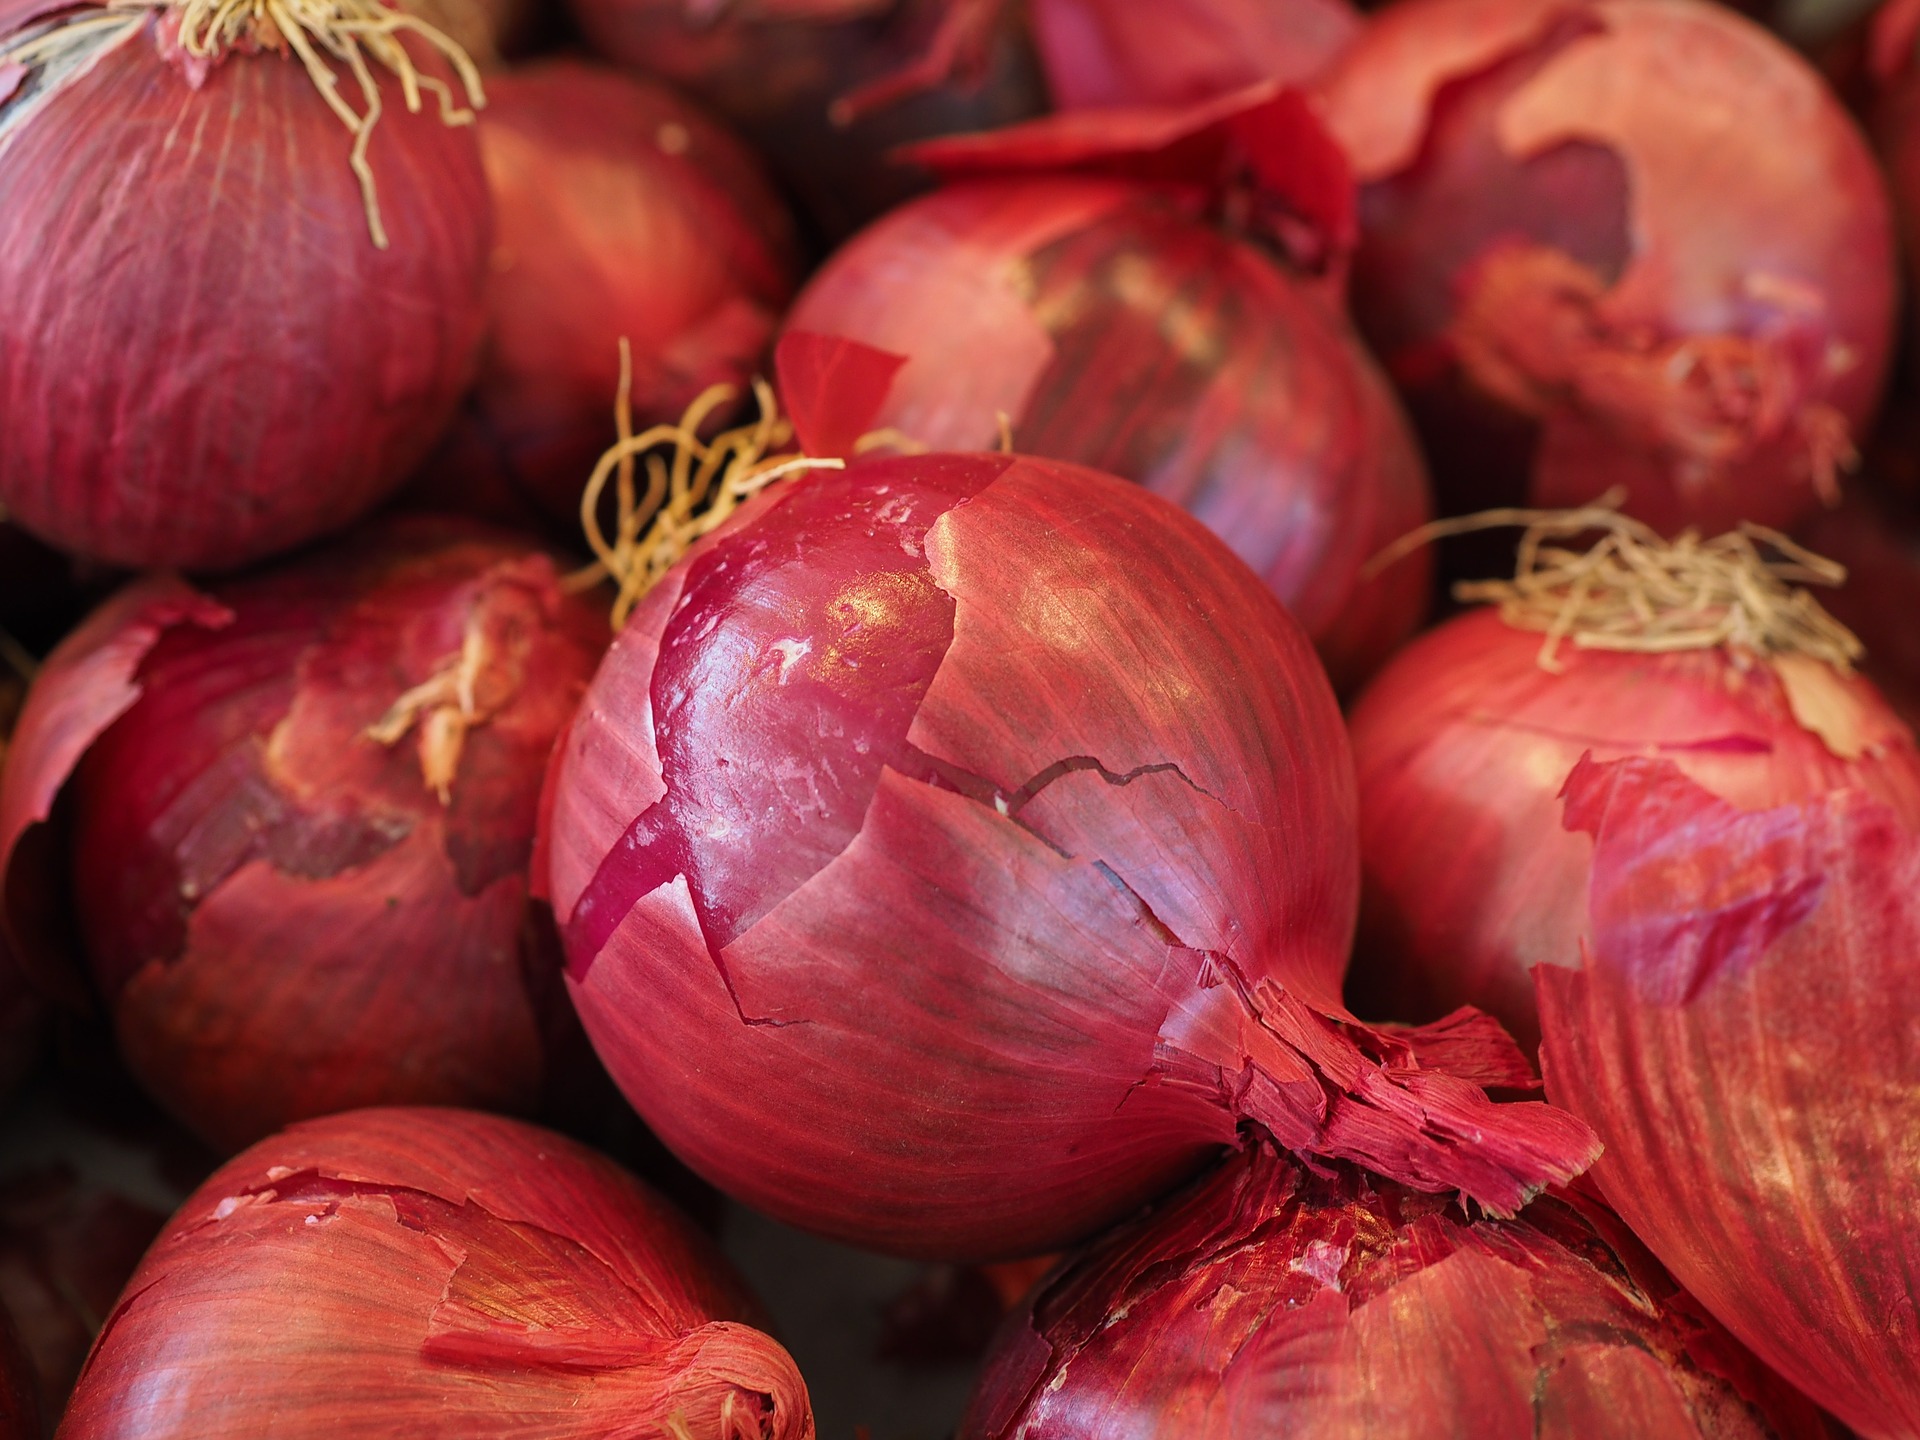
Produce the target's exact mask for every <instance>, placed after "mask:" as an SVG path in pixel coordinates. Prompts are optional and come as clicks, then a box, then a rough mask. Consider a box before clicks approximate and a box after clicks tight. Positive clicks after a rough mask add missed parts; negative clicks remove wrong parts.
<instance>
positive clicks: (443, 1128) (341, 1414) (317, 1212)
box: [60, 1109, 814, 1440]
mask: <svg viewBox="0 0 1920 1440" xmlns="http://www.w3.org/2000/svg"><path fill="white" fill-rule="evenodd" d="M757 1321H758V1308H757V1307H756V1306H755V1305H754V1303H753V1302H752V1300H751V1299H750V1298H749V1297H748V1296H747V1294H746V1292H745V1290H744V1289H743V1288H742V1286H741V1284H740V1282H739V1281H738V1280H737V1279H735V1278H734V1276H733V1275H732V1274H731V1272H730V1271H728V1269H727V1268H726V1265H725V1262H724V1261H722V1260H721V1259H720V1257H719V1256H718V1255H717V1254H716V1253H714V1252H713V1251H712V1249H711V1247H710V1245H709V1243H708V1242H707V1241H706V1240H705V1239H704V1237H702V1236H701V1235H700V1234H699V1233H698V1232H697V1231H695V1230H694V1229H693V1228H692V1227H691V1226H690V1225H688V1224H687V1223H686V1222H685V1221H684V1220H682V1219H681V1218H680V1216H679V1215H677V1214H676V1213H675V1212H674V1211H673V1210H672V1209H671V1207H669V1206H668V1205H667V1204H666V1203H665V1202H664V1201H662V1200H661V1199H659V1198H658V1197H657V1196H655V1195H654V1194H653V1193H652V1192H651V1191H649V1190H647V1189H646V1188H645V1187H644V1186H642V1185H641V1184H640V1183H639V1182H638V1181H636V1180H634V1179H632V1178H631V1177H630V1176H628V1175H627V1174H626V1173H625V1172H623V1171H621V1170H620V1169H618V1168H617V1167H616V1166H614V1165H613V1164H611V1163H610V1162H608V1161H606V1160H603V1159H602V1158H600V1157H599V1156H597V1155H595V1154H594V1153H593V1152H591V1151H589V1150H585V1149H582V1148H581V1147H579V1146H577V1145H575V1144H573V1143H572V1142H571V1141H568V1140H564V1139H562V1138H561V1137H560V1136H558V1135H553V1134H550V1133H548V1132H546V1131H543V1130H538V1129H535V1128H534V1127H532V1126H529V1125H524V1124H520V1123H518V1122H515V1121H510V1120H502V1119H497V1118H494V1117H491V1116H485V1115H477V1114H473V1113H470V1112H464V1111H456V1110H408V1109H395V1110H366V1111H357V1112H354V1113H352V1114H348V1115H339V1116H333V1117H329V1118H327V1119H324V1120H316V1121H311V1122H309V1123H306V1124H303V1125H297V1126H295V1127H294V1128H293V1129H291V1130H289V1131H287V1132H286V1133H284V1134H281V1135H276V1136H273V1137H272V1138H271V1139H268V1140H265V1141H263V1142H261V1143H260V1144H258V1145H256V1146H254V1147H253V1148H252V1149H250V1150H248V1151H247V1152H246V1153H245V1154H243V1155H241V1156H239V1157H238V1158H236V1159H235V1160H233V1161H231V1162H229V1163H228V1164H227V1165H226V1166H224V1167H223V1168H222V1169H221V1170H220V1171H219V1172H218V1173H216V1174H215V1175H214V1176H213V1178H212V1179H210V1180H208V1181H207V1183H206V1184H205V1185H203V1186H201V1188H200V1189H199V1190H198V1191H197V1192H195V1194H194V1195H193V1197H192V1198H191V1199H189V1200H188V1201H187V1203H186V1205H185V1206H183V1207H182V1208H181V1210H180V1212H179V1213H178V1214H177V1215H175V1216H174V1217H173V1220H172V1221H171V1222H170V1223H169V1224H168V1226H167V1228H166V1230H165V1231H164V1232H163V1233H162V1234H161V1236H160V1238H159V1240H157V1241H156V1242H155V1243H154V1246H153V1249H152V1250H151V1251H149V1252H148V1255H147V1258H146V1260H145V1261H144V1262H143V1263H142V1264H141V1267H140V1269H139V1270H138V1271H137V1272H135V1274H134V1277H133V1280H132V1281H131V1282H130V1283H129V1284H128V1286H127V1290H126V1293H125V1295H123V1296H122V1297H121V1300H120V1303H119V1305H118V1306H117V1307H116V1309H115V1310H114V1313H113V1315H112V1316H111V1317H110V1318H109V1320H108V1322H107V1326H106V1329H105V1331H104V1332H103V1334H102V1336H101V1340H100V1343H99V1344H98V1345H97V1346H96V1347H95V1348H94V1352H93V1354H92V1355H91V1356H90V1357H89V1358H88V1361H87V1368H86V1371H85V1373H84V1374H83V1375H82V1376H81V1378H80V1385H79V1388H78V1389H77V1390H76V1391H75V1393H74V1398H73V1403H72V1405H71V1406H70V1407H69V1409H68V1411H67V1416H66V1420H65V1422H64V1423H63V1425H62V1427H61V1432H60V1433H61V1434H62V1435H63V1436H65V1437H68V1440H108V1437H127V1440H132V1437H136V1436H137V1437H140V1440H163V1437H169V1436H179V1437H182V1440H185V1437H189V1436H190V1437H193V1440H226V1437H233V1440H239V1437H241V1436H247V1437H255V1436H259V1435H262V1434H268V1433H271V1434H273V1435H277V1436H285V1437H287V1440H323V1437H324V1440H333V1437H337V1436H341V1435H365V1436H403V1435H404V1436H419V1437H445V1440H454V1437H459V1440H494V1437H501V1440H504V1437H509V1436H512V1437H524V1436H531V1435H538V1436H541V1437H544V1440H569V1437H580V1440H586V1437H594V1440H601V1437H607V1440H611V1437H626V1436H631V1437H634V1440H641V1437H653V1436H663V1437H664V1436H672V1435H695V1436H701V1437H707V1436H711V1437H714V1440H811V1437H812V1435H813V1434H814V1426H813V1415H812V1411H811V1409H810V1407H809V1405H808V1401H807V1391H806V1386H805V1384H804V1383H803V1382H802V1380H801V1378H800V1375H799V1372H798V1371H797V1370H796V1369H795V1368H794V1365H793V1361H792V1360H791V1359H790V1358H789V1357H788V1355H787V1353H786V1351H785V1350H783V1349H781V1348H780V1346H779V1345H778V1344H776V1343H775V1342H774V1341H773V1340H772V1339H770V1338H769V1337H768V1336H767V1335H765V1334H764V1333H762V1332H761V1331H760V1330H758V1329H756V1328H754V1326H755V1325H756V1323H757ZM676 1427H677V1428H676Z"/></svg>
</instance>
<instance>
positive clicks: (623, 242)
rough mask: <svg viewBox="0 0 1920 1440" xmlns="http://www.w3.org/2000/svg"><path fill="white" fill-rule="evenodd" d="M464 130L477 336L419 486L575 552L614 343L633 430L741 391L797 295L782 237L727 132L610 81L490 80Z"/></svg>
mask: <svg viewBox="0 0 1920 1440" xmlns="http://www.w3.org/2000/svg"><path fill="white" fill-rule="evenodd" d="M479 131H480V149H481V154H482V156H483V157H484V159H485V161H486V166H487V178H488V180H489V182H490V183H491V185H492V189H493V195H494V203H495V207H496V210H497V212H498V223H497V228H496V234H495V240H494V248H493V265H492V274H491V275H490V277H489V281H488V302H489V312H490V317H491V319H490V333H489V339H488V342H487V348H486V357H485V360H484V362H483V363H482V366H481V370H480V377H479V380H478V382H477V383H476V385H475V388H474V390H473V392H472V393H471V394H470V395H469V396H468V398H467V400H466V402H465V404H464V405H463V406H462V409H461V412H460V415H459V417H458V418H457V419H456V420H455V422H454V425H453V427H452V430H451V431H450V432H449V434H448V435H447V437H446V438H445V439H444V440H443V441H442V443H441V447H440V450H439V451H438V452H437V454H436V456H435V458H434V460H433V461H432V462H430V467H429V468H430V472H431V473H430V474H429V476H427V477H426V478H425V479H424V481H423V482H422V483H424V484H425V485H427V486H428V487H430V493H431V495H432V496H433V497H434V498H440V497H443V496H444V497H445V498H446V499H448V500H452V499H454V498H455V497H457V496H461V495H464V494H467V493H471V491H472V490H473V489H474V488H475V487H476V486H479V487H482V488H485V487H487V486H489V485H496V486H499V487H502V488H506V489H509V490H512V491H515V492H519V493H520V494H523V495H525V496H527V497H528V498H529V499H530V500H532V502H533V507H534V509H535V510H536V511H537V512H538V513H540V514H542V515H544V516H545V517H547V519H548V520H549V521H550V522H552V523H554V524H557V525H564V526H566V527H567V533H568V534H569V535H572V536H574V537H576V538H577V535H578V529H579V523H580V491H581V489H582V487H583V486H584V484H585V482H586V477H587V476H588V475H590V474H591V473H592V471H593V466H594V462H595V461H597V460H598V459H599V458H600V455H601V452H602V451H604V450H605V449H606V448H607V447H608V446H610V445H612V444H613V443H614V440H615V439H616V435H615V432H614V422H613V414H612V409H611V407H610V405H609V403H608V397H610V396H611V395H613V394H614V393H615V391H616V390H617V389H618V388H619V381H620V341H621V340H622V339H623V338H624V339H626V340H627V341H629V342H630V343H631V347H632V355H633V384H632V404H633V426H634V429H635V430H636V431H638V430H644V429H646V428H647V427H649V426H651V425H654V424H658V423H662V422H668V421H676V420H678V419H679V418H680V416H681V414H682V413H683V412H684V411H685V410H686V409H687V407H688V406H690V405H691V404H692V403H693V402H694V401H695V400H696V399H697V398H698V397H699V396H700V394H701V392H703V391H704V390H706V389H707V388H708V387H709V386H712V385H718V384H729V385H733V386H736V387H738V388H739V389H741V390H743V391H744V390H745V389H746V386H747V383H748V381H750V380H751V379H752V378H753V375H754V374H755V373H756V370H757V368H758V367H759V366H760V364H761V362H762V360H763V359H764V358H765V355H766V352H767V348H768V345H769V343H770V342H771V340H772V338H773V331H774V327H775V325H776V324H777V323H778V321H779V316H780V312H781V311H782V310H784V309H785V308H786V305H787V302H788V301H789V300H790V299H791V298H792V294H793V289H794V284H795V279H796V270H797V266H798V259H797V253H796V245H797V242H796V240H795V237H794V231H793V221H792V218H791V217H790V216H789V215H788V214H787V212H786V209H785V207H784V205H783V203H782V202H781V200H780V199H779V197H778V196H777V195H776V194H775V193H774V191H773V188H772V183H771V182H770V181H769V180H768V178H767V176H766V174H765V172H764V171H763V169H762V167H761V165H760V162H759V160H758V159H757V158H756V157H755V156H754V155H753V154H752V153H751V152H750V151H748V149H747V148H746V147H745V146H744V145H742V144H741V143H740V142H739V141H738V140H736V139H735V138H734V137H733V136H732V135H729V134H728V133H727V132H726V131H725V130H723V129H722V128H721V127H720V126H718V125H716V124H715V123H713V122H712V121H711V120H709V119H708V118H707V117H706V116H705V115H704V114H702V113H701V112H700V111H698V110H696V109H695V108H694V107H693V106H691V105H689V104H688V103H687V102H686V101H684V100H682V99H680V98H679V97H678V96H676V95H674V94H673V93H672V92H671V91H669V90H667V89H666V88H665V87H664V86H661V85H658V84H654V83H652V82H649V81H644V80H640V79H635V78H630V77H628V76H625V75H622V74H620V73H618V72H617V71H614V70H612V69H610V68H608V67H605V66H597V65H591V64H587V63H584V62H581V61H576V60H565V59H561V60H546V61H541V62H539V63H536V64H533V65H529V66H526V67H524V68H521V69H515V70H511V71H507V72H504V73H501V74H498V75H494V76H492V77H490V78H489V79H488V81H487V109H486V111H485V112H484V114H483V115H482V116H481V119H480V123H479ZM414 489H415V491H418V489H419V486H418V485H416V486H415V487H414Z"/></svg>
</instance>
